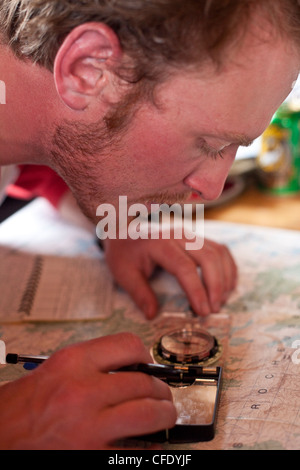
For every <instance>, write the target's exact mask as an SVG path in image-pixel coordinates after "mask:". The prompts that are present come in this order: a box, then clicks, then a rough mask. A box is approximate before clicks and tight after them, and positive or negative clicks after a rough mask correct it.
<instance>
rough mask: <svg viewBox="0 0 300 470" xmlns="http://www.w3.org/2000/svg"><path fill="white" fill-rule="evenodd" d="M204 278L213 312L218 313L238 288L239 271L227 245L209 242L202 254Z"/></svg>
mask: <svg viewBox="0 0 300 470" xmlns="http://www.w3.org/2000/svg"><path fill="white" fill-rule="evenodd" d="M199 257H200V263H199V264H201V270H202V278H203V282H204V284H205V287H206V289H207V292H208V296H209V300H210V304H211V307H212V311H213V312H218V311H219V310H220V308H221V306H222V305H223V303H224V302H225V301H226V300H227V299H228V297H229V295H230V293H231V291H232V290H233V289H234V287H235V286H236V280H237V270H236V266H235V263H234V260H233V258H232V256H231V254H230V251H229V250H228V248H227V247H226V246H225V245H220V244H218V243H214V242H211V241H209V242H208V243H207V244H206V246H205V248H204V250H203V252H202V253H200V256H199Z"/></svg>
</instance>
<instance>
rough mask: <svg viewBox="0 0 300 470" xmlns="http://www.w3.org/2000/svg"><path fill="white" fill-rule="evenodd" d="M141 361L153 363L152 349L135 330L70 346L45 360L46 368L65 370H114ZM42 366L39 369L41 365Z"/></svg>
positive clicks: (62, 371)
mask: <svg viewBox="0 0 300 470" xmlns="http://www.w3.org/2000/svg"><path fill="white" fill-rule="evenodd" d="M139 362H144V363H147V362H152V357H151V355H150V352H149V351H148V350H147V349H146V348H145V346H144V344H143V343H142V341H141V339H140V338H139V337H138V336H136V335H134V334H132V333H118V334H115V335H109V336H103V337H101V338H96V339H93V340H90V341H86V342H82V343H78V344H76V345H73V346H69V347H66V348H64V349H62V350H60V351H58V352H57V353H55V354H54V355H53V356H51V358H50V359H48V360H47V361H45V362H44V364H43V365H42V366H43V367H44V366H45V367H47V368H49V367H52V368H53V369H54V370H55V373H58V371H61V373H64V371H70V370H76V371H85V373H86V374H89V373H90V372H91V371H95V370H97V371H104V372H107V371H112V370H117V369H119V368H121V367H124V366H127V365H130V364H135V363H139ZM38 369H39V368H38Z"/></svg>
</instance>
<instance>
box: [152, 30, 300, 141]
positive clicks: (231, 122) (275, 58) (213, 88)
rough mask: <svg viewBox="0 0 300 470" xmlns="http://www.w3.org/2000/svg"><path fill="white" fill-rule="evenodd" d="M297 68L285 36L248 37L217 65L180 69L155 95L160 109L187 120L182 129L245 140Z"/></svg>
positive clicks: (259, 128)
mask: <svg viewBox="0 0 300 470" xmlns="http://www.w3.org/2000/svg"><path fill="white" fill-rule="evenodd" d="M299 69H300V60H299V54H298V53H296V52H295V47H294V46H293V45H292V44H291V43H290V42H289V41H287V40H283V39H277V40H276V41H265V42H262V41H254V42H251V40H250V39H248V40H247V41H244V43H243V45H242V46H241V47H240V49H239V50H237V51H236V52H235V54H233V55H232V56H231V57H229V58H228V59H227V60H226V61H225V62H224V66H223V67H222V69H220V70H216V68H215V67H213V66H212V65H211V64H206V65H205V66H202V67H201V68H200V67H199V69H198V70H195V71H193V72H191V71H181V73H177V74H176V75H174V76H173V77H172V78H171V79H169V80H168V82H167V83H165V84H164V85H163V86H162V88H161V90H160V91H161V92H160V94H159V97H160V100H161V102H162V104H163V108H164V109H166V110H169V111H170V112H172V113H173V115H174V116H175V118H176V119H177V120H178V119H179V120H181V123H182V125H184V122H186V123H187V125H188V126H189V129H186V131H187V132H193V130H194V131H195V132H199V131H201V132H202V133H203V132H204V133H206V134H207V135H211V134H212V135H213V136H215V135H218V136H219V137H221V138H222V139H223V140H224V142H227V141H228V142H235V143H239V144H240V145H247V144H249V143H250V142H251V141H252V140H253V139H255V138H256V137H257V136H258V135H260V134H261V133H262V132H263V130H264V129H265V128H266V126H267V125H268V124H269V122H270V120H271V118H272V116H273V114H274V112H275V111H276V110H277V109H278V107H279V106H280V104H281V103H282V101H284V99H285V98H286V97H287V95H288V94H289V93H290V91H291V89H292V84H293V83H294V81H295V80H296V78H297V76H298V71H299Z"/></svg>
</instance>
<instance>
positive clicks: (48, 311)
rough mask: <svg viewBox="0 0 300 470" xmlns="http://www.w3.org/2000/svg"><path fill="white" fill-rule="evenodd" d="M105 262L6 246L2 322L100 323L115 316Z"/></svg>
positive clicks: (0, 255)
mask: <svg viewBox="0 0 300 470" xmlns="http://www.w3.org/2000/svg"><path fill="white" fill-rule="evenodd" d="M112 288H113V287H112V280H111V277H110V274H109V272H108V269H107V268H106V266H105V264H104V262H103V260H99V259H91V258H84V257H74V258H73V257H61V256H50V255H40V254H37V255H34V254H31V253H24V252H21V251H17V250H13V249H10V248H7V247H3V246H2V247H1V246H0V292H1V295H0V321H1V322H2V323H3V322H14V321H24V320H25V321H33V320H34V321H60V320H64V321H65V320H95V319H103V318H106V317H108V316H109V315H110V313H111V308H112Z"/></svg>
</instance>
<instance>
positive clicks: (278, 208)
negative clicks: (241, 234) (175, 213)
mask: <svg viewBox="0 0 300 470" xmlns="http://www.w3.org/2000/svg"><path fill="white" fill-rule="evenodd" d="M205 218H206V219H208V220H220V221H224V222H236V223H241V224H253V225H259V226H264V227H276V228H283V229H290V230H300V193H299V194H294V195H289V196H274V195H271V194H268V193H266V192H263V191H262V190H260V189H258V187H257V186H256V184H255V181H250V182H249V184H248V186H247V187H246V189H245V190H244V192H243V193H242V194H241V195H239V196H238V197H237V198H236V199H234V200H232V201H230V202H228V203H226V204H224V205H220V206H217V207H212V208H206V209H205Z"/></svg>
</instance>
